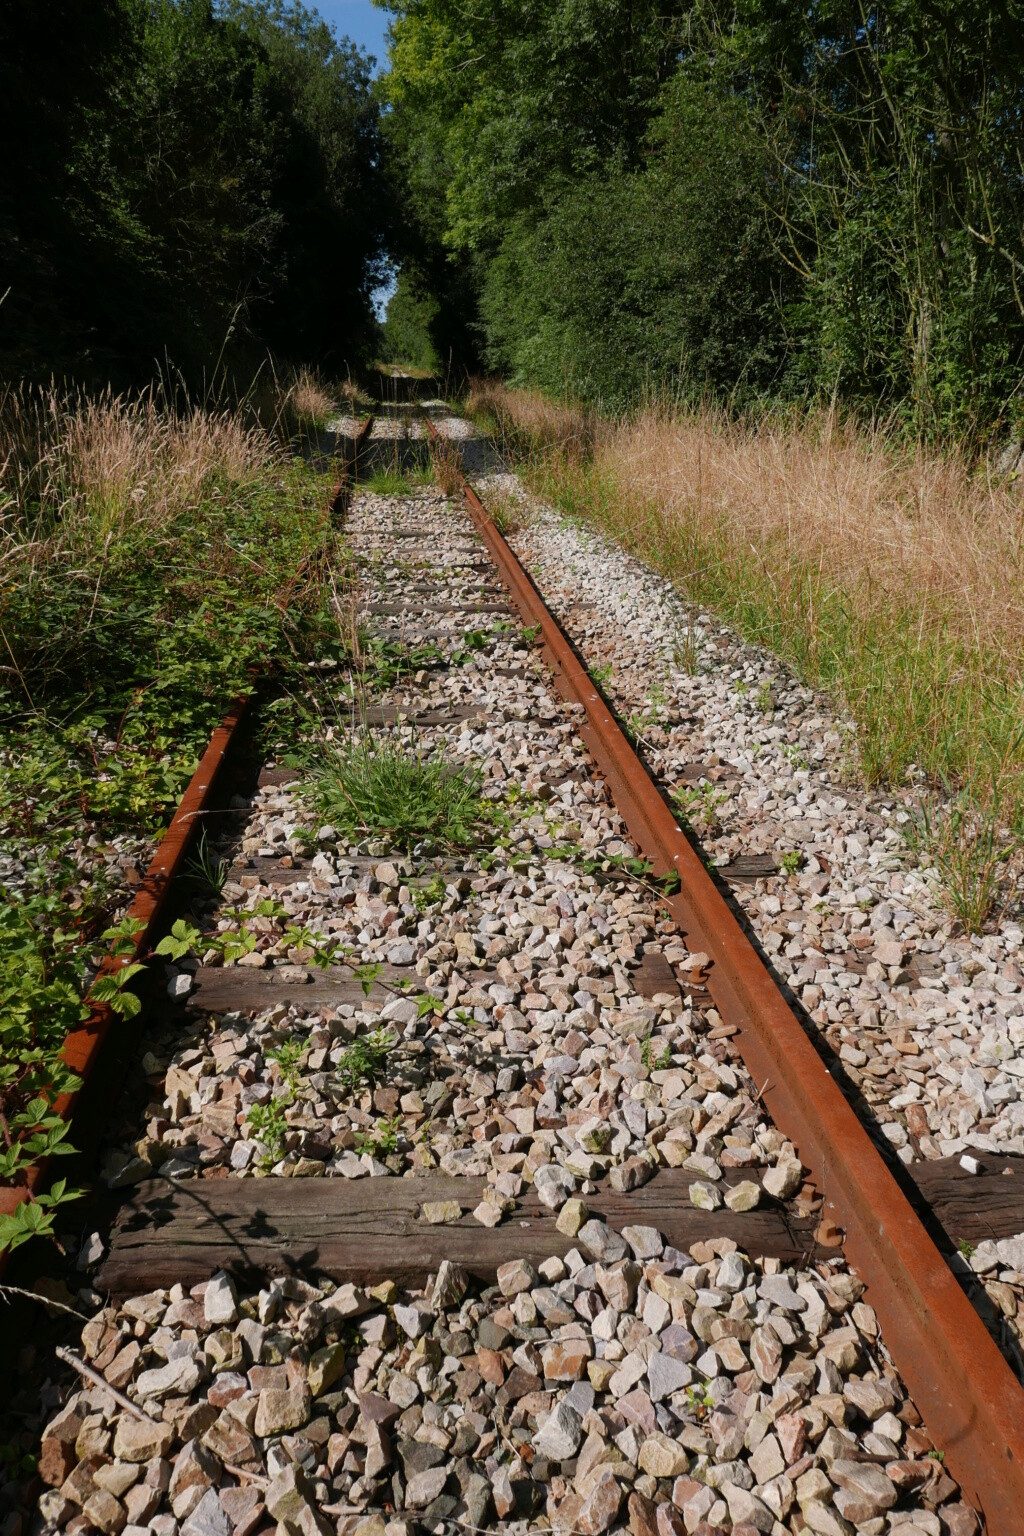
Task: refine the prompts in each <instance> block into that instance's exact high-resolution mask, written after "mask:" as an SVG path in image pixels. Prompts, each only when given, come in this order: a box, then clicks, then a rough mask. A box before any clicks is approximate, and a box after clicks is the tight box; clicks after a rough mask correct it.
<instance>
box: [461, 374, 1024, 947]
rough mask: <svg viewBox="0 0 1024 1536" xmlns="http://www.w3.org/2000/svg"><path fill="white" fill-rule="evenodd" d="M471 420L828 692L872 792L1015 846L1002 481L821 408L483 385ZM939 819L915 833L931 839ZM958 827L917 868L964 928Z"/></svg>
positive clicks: (978, 872) (1013, 539) (1004, 847)
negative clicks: (643, 402)
mask: <svg viewBox="0 0 1024 1536" xmlns="http://www.w3.org/2000/svg"><path fill="white" fill-rule="evenodd" d="M470 408H471V409H473V410H474V413H477V412H479V414H480V418H481V419H487V418H488V417H489V418H490V419H491V420H492V421H493V422H495V423H496V424H497V435H498V437H499V439H500V441H501V444H502V446H503V447H504V448H505V449H506V450H507V451H508V452H509V453H510V455H511V456H512V457H513V458H514V459H515V460H516V462H517V463H518V464H519V465H520V467H521V469H522V470H523V472H524V474H525V475H526V477H527V479H528V480H529V482H530V483H531V485H532V487H533V488H534V489H535V490H536V491H537V492H538V494H540V495H542V496H543V497H545V498H546V499H547V500H548V501H549V502H551V503H552V504H553V505H555V506H557V507H558V508H559V509H560V510H562V511H563V512H565V513H566V514H567V515H569V516H570V517H572V518H573V519H575V520H579V521H582V522H586V523H588V524H590V525H591V526H596V527H597V528H599V529H600V530H601V532H603V533H604V534H606V535H608V536H609V537H611V538H613V539H615V540H617V541H618V542H619V543H620V544H621V545H622V546H623V547H624V548H625V549H626V550H627V551H629V553H631V554H634V555H636V556H638V557H639V558H640V559H642V560H643V561H644V562H645V563H646V564H647V565H649V566H650V567H651V568H652V569H653V570H655V571H657V572H659V573H660V574H662V575H665V576H668V577H670V578H671V579H672V580H673V581H674V582H676V583H677V584H678V586H679V588H680V590H681V591H682V592H683V593H684V594H685V598H686V601H687V602H688V604H690V605H695V604H700V605H703V606H705V607H707V608H709V609H711V610H713V611H715V612H717V613H719V614H720V615H721V616H722V617H723V618H725V619H726V620H727V621H728V622H729V623H730V624H732V625H733V626H734V627H735V629H736V630H737V631H738V632H739V633H740V634H741V635H743V636H744V638H746V639H747V640H750V641H753V642H754V643H755V644H758V645H761V646H763V647H764V648H765V649H766V650H769V651H772V652H773V653H774V654H775V655H777V656H779V657H781V658H782V659H783V660H784V661H785V662H787V663H788V664H789V665H790V666H791V667H792V668H793V670H794V671H795V672H796V673H797V675H798V676H799V677H800V678H801V679H803V680H804V681H806V682H808V683H810V684H812V685H813V686H815V687H820V688H823V689H824V690H825V691H827V692H828V693H829V694H830V695H831V696H832V698H833V699H834V700H835V701H836V703H837V704H838V706H839V707H840V708H841V709H844V710H846V711H848V712H849V714H850V716H851V717H852V719H853V722H854V731H855V738H856V746H857V751H858V756H859V760H860V765H861V768H862V771H863V774H864V777H865V779H866V781H867V783H868V784H869V785H889V786H893V787H897V788H899V787H905V786H906V785H907V784H908V783H921V782H922V781H923V782H924V784H925V785H926V786H931V789H932V790H933V791H934V799H935V806H936V807H939V806H941V805H942V804H944V803H945V802H946V800H947V798H948V793H949V790H950V789H951V791H952V793H953V795H954V796H963V797H964V800H965V803H967V804H968V805H969V806H971V807H973V813H972V814H976V816H977V817H978V818H980V822H979V825H984V826H989V825H992V826H995V825H998V826H999V828H1000V829H1001V830H1000V831H998V832H997V833H994V834H993V835H994V836H996V838H997V840H998V842H999V847H998V850H997V851H998V855H999V857H998V861H997V862H998V863H999V864H1000V865H1003V864H1005V863H1006V855H1007V854H1008V853H1009V852H1011V851H1012V849H1013V847H1014V846H1016V847H1017V848H1019V846H1020V843H1021V841H1022V839H1024V494H1022V488H1021V486H1020V485H1019V484H1016V483H1014V482H1013V481H1012V480H1011V481H1005V482H1003V483H1001V484H1000V483H997V482H996V481H995V480H994V479H993V478H992V477H991V476H990V475H989V474H988V473H987V470H986V467H985V466H984V465H980V466H975V465H972V464H971V463H970V462H969V460H968V459H967V458H966V456H965V455H964V454H963V453H961V452H960V451H959V450H958V449H957V448H956V447H955V446H954V447H950V448H948V449H946V450H945V451H941V452H940V451H939V450H937V449H934V448H930V447H927V446H924V445H922V444H918V443H906V442H900V441H896V440H894V439H892V438H890V437H888V436H887V435H886V433H885V431H884V430H883V429H882V428H881V427H877V426H866V425H861V424H858V423H856V422H854V421H849V420H840V419H839V418H838V417H837V416H836V415H835V414H834V413H827V412H826V413H823V414H821V415H818V416H811V415H793V416H791V417H789V418H782V417H768V418H765V419H763V420H760V421H756V422H744V421H738V420H735V419H733V418H730V417H729V416H728V415H727V414H726V413H725V412H724V411H720V410H718V409H716V408H713V407H703V408H693V409H691V408H687V407H684V406H678V407H677V406H671V405H663V406H652V407H650V408H648V409H645V410H642V411H639V412H637V413H635V414H633V415H631V416H628V417H622V418H620V419H617V420H612V419H606V418H602V417H600V416H598V415H596V414H595V413H593V412H589V411H585V410H582V409H580V408H578V407H575V406H566V405H560V404H559V403H558V402H555V401H551V400H549V399H546V398H545V397H543V396H541V395H539V394H538V393H537V392H535V391H530V390H510V389H507V388H505V387H504V386H502V385H500V384H498V385H488V386H486V388H485V389H482V390H478V391H477V393H476V394H475V396H474V395H471V397H470ZM689 670H692V668H690V669H689ZM940 820H941V818H940ZM937 824H938V823H937V821H936V817H935V816H933V817H932V831H931V833H930V834H925V835H924V836H923V842H925V843H927V842H931V843H936V839H937V834H936V826H937ZM944 825H945V824H944ZM972 825H973V823H972V820H971V817H968V818H967V820H966V821H965V820H964V819H963V818H959V819H958V818H957V817H955V816H954V817H953V818H952V820H951V821H949V825H948V827H947V828H946V831H945V832H944V833H943V835H942V837H941V838H938V840H937V844H936V845H937V846H938V845H941V846H940V847H939V857H938V858H937V859H936V860H935V862H936V867H937V868H939V871H940V876H941V878H942V881H943V889H944V891H945V894H946V898H947V902H948V904H949V905H950V908H951V910H952V911H954V912H955V913H956V914H957V915H958V916H961V918H962V920H963V921H964V922H965V924H967V925H968V926H971V927H977V926H979V925H980V922H981V921H983V920H984V919H983V917H982V916H979V914H982V913H985V914H986V915H987V913H990V912H991V911H992V910H993V909H994V908H995V907H997V906H998V897H997V895H996V893H995V891H994V890H993V888H992V881H991V880H990V879H989V878H988V875H987V873H986V868H982V867H981V866H982V865H985V866H986V867H987V866H988V864H989V863H990V857H989V854H988V853H985V852H984V849H986V848H987V847H988V842H987V838H986V837H984V836H982V837H980V838H978V837H976V836H974V835H972V833H971V827H972ZM961 834H963V835H962V836H961ZM961 842H962V843H963V845H964V848H965V850H966V852H964V853H963V854H961V853H960V852H957V853H956V856H955V857H953V856H952V855H950V854H949V849H950V847H951V846H952V844H954V843H955V845H956V847H957V849H959V848H960V844H961ZM978 849H981V850H982V852H981V853H978V854H977V859H975V852H976V850H978ZM943 850H945V851H943ZM972 860H974V861H975V862H977V863H978V867H977V868H976V869H975V870H974V874H973V875H972V874H971V873H970V870H971V866H972ZM978 861H980V862H978ZM954 871H956V872H954ZM975 877H976V878H975ZM972 882H973V884H974V885H976V887H977V892H976V894H974V895H972V894H971V891H970V887H971V885H972ZM998 884H999V882H998V881H997V882H996V885H998ZM957 891H959V894H957ZM986 893H987V894H986Z"/></svg>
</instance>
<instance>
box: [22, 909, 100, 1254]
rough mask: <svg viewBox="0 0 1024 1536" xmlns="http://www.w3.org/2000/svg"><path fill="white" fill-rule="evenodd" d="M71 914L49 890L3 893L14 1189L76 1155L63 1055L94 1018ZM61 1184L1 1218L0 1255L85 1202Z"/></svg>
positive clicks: (72, 1079)
mask: <svg viewBox="0 0 1024 1536" xmlns="http://www.w3.org/2000/svg"><path fill="white" fill-rule="evenodd" d="M70 916H71V914H70V913H69V912H68V911H67V909H66V908H65V906H64V904H63V902H62V901H61V899H60V898H59V897H58V896H56V895H52V894H49V893H46V892H45V891H39V890H35V891H31V892H28V893H26V892H25V891H21V892H18V893H14V892H7V891H3V890H0V1181H2V1182H4V1183H11V1182H13V1181H14V1180H15V1179H17V1178H19V1177H20V1176H21V1175H22V1174H24V1173H25V1172H26V1171H27V1170H28V1168H30V1167H31V1166H32V1165H33V1164H34V1163H38V1162H41V1161H42V1160H44V1159H46V1158H50V1157H60V1156H64V1155H67V1154H69V1153H71V1152H72V1151H73V1150H74V1148H73V1147H72V1146H71V1144H70V1142H69V1141H68V1139H67V1134H68V1127H67V1123H66V1122H65V1121H64V1119H63V1118H62V1117H61V1116H60V1115H58V1114H57V1113H56V1111H55V1108H54V1106H55V1104H56V1102H57V1100H58V1099H59V1098H60V1096H61V1095H62V1094H66V1093H73V1092H74V1091H75V1090H76V1089H77V1088H78V1087H79V1086H80V1080H79V1078H78V1077H77V1076H76V1075H75V1073H73V1072H71V1071H70V1070H69V1069H68V1067H67V1065H66V1063H65V1062H64V1060H63V1059H62V1057H61V1054H60V1051H61V1047H62V1046H63V1044H64V1040H65V1038H66V1037H67V1035H68V1033H69V1032H70V1031H71V1030H72V1029H74V1028H75V1027H76V1025H78V1024H79V1023H81V1021H82V1020H83V1019H85V1018H86V1017H87V1014H88V1009H87V1008H86V1007H85V1004H84V1003H83V1001H82V986H83V981H84V957H83V953H82V949H81V947H80V944H79V936H78V935H77V934H76V933H75V932H74V931H73V930H72V929H70V928H68V927H65V926H64V924H65V923H66V922H67V921H68V919H69V917H70ZM79 1193H80V1191H78V1190H69V1189H68V1187H67V1185H66V1183H65V1181H63V1180H58V1181H57V1182H56V1183H54V1184H53V1185H52V1187H51V1188H50V1190H49V1191H48V1192H45V1193H42V1194H37V1195H35V1196H34V1197H33V1198H30V1199H29V1200H27V1201H25V1202H23V1203H22V1205H20V1206H18V1207H17V1208H16V1210H15V1212H14V1213H13V1215H10V1216H5V1217H3V1218H0V1248H4V1247H17V1246H20V1244H21V1243H23V1242H26V1241H27V1240H28V1238H30V1237H32V1236H48V1235H52V1231H53V1217H54V1214H55V1212H56V1210H57V1208H58V1207H59V1206H61V1205H63V1204H65V1203H66V1202H67V1201H69V1200H73V1199H75V1198H77V1196H78V1194H79Z"/></svg>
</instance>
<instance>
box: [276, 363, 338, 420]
mask: <svg viewBox="0 0 1024 1536" xmlns="http://www.w3.org/2000/svg"><path fill="white" fill-rule="evenodd" d="M283 406H284V415H285V416H286V418H288V417H290V418H292V419H294V420H295V421H296V422H298V423H301V424H302V425H305V426H322V425H323V423H324V422H325V421H326V420H327V418H328V417H329V416H330V415H331V412H332V411H333V410H334V408H335V400H334V397H333V396H332V395H331V393H330V392H329V390H328V389H327V387H326V385H325V384H324V382H323V380H322V379H321V377H320V375H319V373H317V372H316V370H315V369H313V368H300V369H299V370H298V371H297V372H296V373H295V375H294V376H293V377H292V379H291V381H290V382H289V384H288V386H287V388H286V389H285V392H284V400H283Z"/></svg>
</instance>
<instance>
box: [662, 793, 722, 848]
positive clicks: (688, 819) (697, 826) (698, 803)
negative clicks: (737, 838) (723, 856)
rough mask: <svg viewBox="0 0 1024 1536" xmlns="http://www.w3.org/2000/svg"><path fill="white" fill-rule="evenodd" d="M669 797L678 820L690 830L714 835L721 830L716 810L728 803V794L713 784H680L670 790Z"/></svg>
mask: <svg viewBox="0 0 1024 1536" xmlns="http://www.w3.org/2000/svg"><path fill="white" fill-rule="evenodd" d="M671 798H672V804H673V805H674V806H675V808H676V811H677V812H678V814H679V819H680V821H681V822H683V824H684V825H685V826H688V827H690V828H691V830H692V831H695V832H704V833H706V834H708V835H709V836H714V835H716V834H717V833H718V832H720V831H721V830H722V822H721V818H720V817H719V814H718V810H719V807H720V806H722V805H726V804H727V803H728V800H729V796H728V795H726V794H723V793H722V792H721V791H720V790H717V789H716V788H715V786H714V785H713V784H708V783H701V784H682V785H680V786H679V787H678V788H676V789H674V790H673V791H672V796H671Z"/></svg>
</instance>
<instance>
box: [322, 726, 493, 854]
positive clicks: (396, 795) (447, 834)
mask: <svg viewBox="0 0 1024 1536" xmlns="http://www.w3.org/2000/svg"><path fill="white" fill-rule="evenodd" d="M325 753H326V755H325V756H323V757H321V759H320V760H319V762H318V764H317V767H316V771H315V776H314V793H315V795H316V799H317V802H318V805H319V808H320V810H321V811H322V812H323V814H324V815H325V816H326V817H327V818H328V820H330V821H331V822H332V823H333V824H334V826H336V827H337V828H338V829H339V830H340V831H343V832H344V833H346V834H347V835H348V836H350V837H355V836H365V835H373V836H387V837H390V838H391V839H392V840H393V841H394V842H395V844H396V845H397V846H399V847H402V848H404V849H406V851H411V850H412V848H413V846H414V845H415V844H416V843H419V842H422V841H424V840H427V839H429V840H430V841H432V842H434V843H438V844H440V845H441V846H443V847H447V848H466V847H469V846H471V845H472V843H473V842H474V841H475V838H476V833H477V830H478V829H479V827H480V824H481V822H482V820H483V817H484V803H483V800H482V798H481V795H480V784H481V778H482V775H481V770H480V769H479V768H467V767H464V766H461V765H459V764H454V763H451V762H448V761H447V760H445V759H444V758H442V757H440V756H436V755H435V756H431V757H424V756H423V755H422V754H421V753H419V752H415V751H409V750H407V749H406V748H404V747H403V746H401V745H400V744H398V743H397V742H393V741H390V740H387V739H377V738H375V737H374V736H373V735H372V734H371V733H369V732H368V733H367V734H366V735H365V736H364V737H362V738H361V739H359V740H357V741H354V742H352V743H350V744H349V745H347V746H345V747H338V746H336V745H332V744H330V743H328V744H326V747H325Z"/></svg>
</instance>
